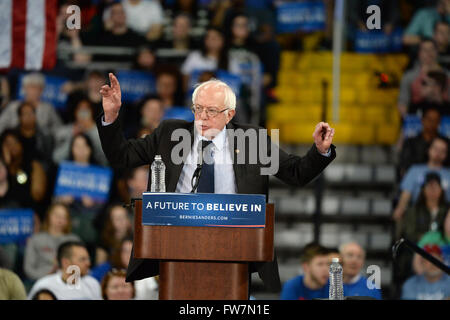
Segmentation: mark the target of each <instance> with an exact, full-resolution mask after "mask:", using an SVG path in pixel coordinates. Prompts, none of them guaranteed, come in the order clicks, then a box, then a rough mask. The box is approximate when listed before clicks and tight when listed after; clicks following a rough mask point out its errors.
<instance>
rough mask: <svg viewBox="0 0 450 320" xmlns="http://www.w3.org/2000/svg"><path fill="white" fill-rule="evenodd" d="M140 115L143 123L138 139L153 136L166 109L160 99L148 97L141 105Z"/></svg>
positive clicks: (137, 135) (152, 96) (138, 132)
mask: <svg viewBox="0 0 450 320" xmlns="http://www.w3.org/2000/svg"><path fill="white" fill-rule="evenodd" d="M139 114H140V119H141V123H140V128H139V129H138V131H137V134H136V135H135V136H136V138H139V137H142V136H146V135H149V134H151V133H152V132H153V131H154V130H155V129H156V128H157V127H158V126H159V124H160V122H161V120H162V118H163V116H164V107H163V105H162V102H161V100H160V99H159V97H158V96H154V95H151V96H148V97H146V98H145V99H144V100H143V102H142V103H141V107H140V112H139Z"/></svg>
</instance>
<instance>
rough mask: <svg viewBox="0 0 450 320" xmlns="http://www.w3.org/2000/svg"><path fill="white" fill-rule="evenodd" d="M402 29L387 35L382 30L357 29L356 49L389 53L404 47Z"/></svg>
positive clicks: (358, 50) (361, 51)
mask: <svg viewBox="0 0 450 320" xmlns="http://www.w3.org/2000/svg"><path fill="white" fill-rule="evenodd" d="M402 34H403V33H402V30H400V29H396V30H395V31H394V32H392V33H391V34H389V35H387V34H386V33H384V32H383V31H382V30H370V31H357V32H356V34H355V51H356V52H359V53H388V52H398V51H400V50H401V49H402Z"/></svg>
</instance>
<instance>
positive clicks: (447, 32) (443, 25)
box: [433, 20, 450, 70]
mask: <svg viewBox="0 0 450 320" xmlns="http://www.w3.org/2000/svg"><path fill="white" fill-rule="evenodd" d="M433 40H434V42H436V46H437V49H438V62H439V64H440V65H441V66H442V67H444V68H445V69H447V70H450V46H449V41H450V24H449V23H448V22H447V21H442V20H439V21H437V22H436V23H435V24H434V28H433Z"/></svg>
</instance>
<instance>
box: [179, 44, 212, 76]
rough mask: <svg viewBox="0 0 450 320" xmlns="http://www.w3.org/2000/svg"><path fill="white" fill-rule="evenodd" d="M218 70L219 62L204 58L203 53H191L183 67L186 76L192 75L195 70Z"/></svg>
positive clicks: (182, 70) (197, 51)
mask: <svg viewBox="0 0 450 320" xmlns="http://www.w3.org/2000/svg"><path fill="white" fill-rule="evenodd" d="M216 69H217V60H216V59H214V58H211V57H204V56H203V55H202V53H201V51H199V50H196V51H193V52H191V53H190V54H189V55H188V56H187V58H186V60H184V62H183V65H182V66H181V72H182V73H183V74H184V75H190V74H191V73H192V71H194V70H204V71H214V70H216Z"/></svg>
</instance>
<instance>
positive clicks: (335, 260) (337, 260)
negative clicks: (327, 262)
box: [331, 258, 339, 262]
mask: <svg viewBox="0 0 450 320" xmlns="http://www.w3.org/2000/svg"><path fill="white" fill-rule="evenodd" d="M331 262H339V258H332V259H331Z"/></svg>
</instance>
